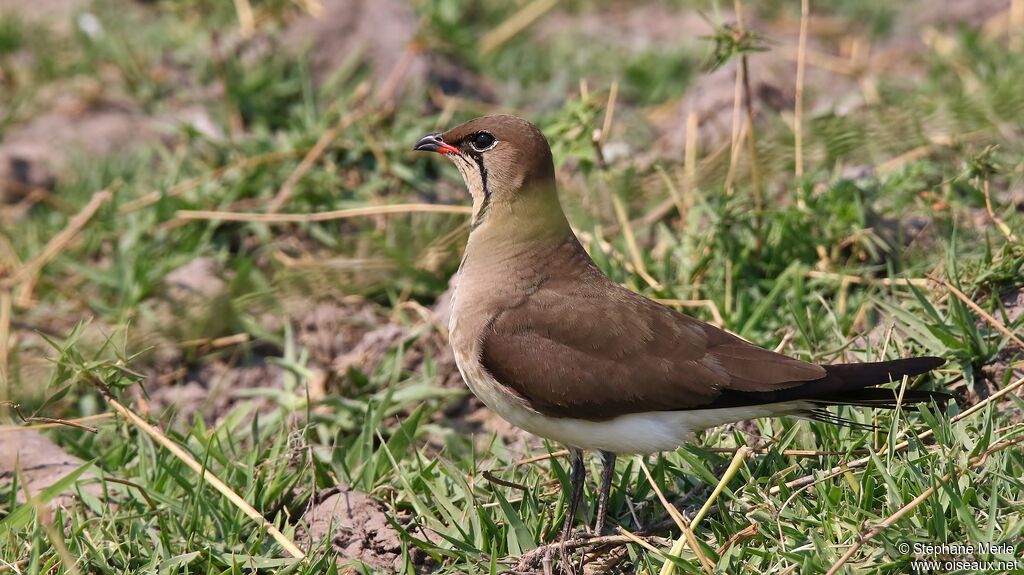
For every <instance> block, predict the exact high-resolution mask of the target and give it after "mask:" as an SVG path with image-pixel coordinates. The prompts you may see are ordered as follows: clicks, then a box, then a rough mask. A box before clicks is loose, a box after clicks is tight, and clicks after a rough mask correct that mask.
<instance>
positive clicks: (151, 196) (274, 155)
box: [117, 149, 309, 214]
mask: <svg viewBox="0 0 1024 575" xmlns="http://www.w3.org/2000/svg"><path fill="white" fill-rule="evenodd" d="M308 152H309V150H308V149H301V150H288V151H284V152H269V153H266V154H259V155H256V156H249V157H247V158H242V159H240V160H238V161H235V162H232V163H230V164H227V165H224V166H221V167H219V168H216V169H215V170H213V171H211V172H210V173H209V174H203V175H201V176H197V177H194V178H189V179H187V180H185V181H184V182H181V183H179V184H175V185H174V186H172V187H171V188H170V189H169V190H167V192H166V193H165V192H161V191H159V190H154V191H152V192H149V193H148V194H146V195H144V196H142V197H140V198H137V199H134V200H132V201H130V202H126V203H124V204H122V205H121V207H120V208H118V210H117V212H118V213H120V214H127V213H130V212H134V211H138V210H141V209H142V208H147V207H149V206H151V205H153V204H155V203H157V202H159V201H160V200H162V199H163V198H176V197H178V196H180V195H182V194H185V193H188V192H190V191H192V190H195V189H197V188H199V187H200V186H202V185H203V184H205V183H212V182H215V181H217V180H220V179H221V178H223V177H224V176H225V175H227V174H228V173H229V172H231V171H232V170H235V169H243V168H253V167H256V166H263V165H266V164H273V163H277V162H282V161H285V160H290V159H292V158H295V157H296V156H301V155H304V154H306V153H308Z"/></svg>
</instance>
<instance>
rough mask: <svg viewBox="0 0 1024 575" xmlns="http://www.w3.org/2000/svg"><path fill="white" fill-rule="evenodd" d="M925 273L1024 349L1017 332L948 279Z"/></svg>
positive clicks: (1023, 341)
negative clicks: (982, 307)
mask: <svg viewBox="0 0 1024 575" xmlns="http://www.w3.org/2000/svg"><path fill="white" fill-rule="evenodd" d="M925 275H927V276H928V278H929V279H931V280H932V281H935V282H938V283H940V284H942V285H944V286H946V289H948V290H949V293H951V294H953V295H955V296H956V297H957V299H959V300H960V301H962V302H964V303H965V304H967V307H969V308H971V309H972V310H974V311H975V313H977V314H978V315H980V316H981V317H982V318H983V319H984V320H985V321H987V322H988V323H989V325H991V326H992V327H994V328H996V331H998V332H999V333H1001V334H1003V335H1005V336H1006V337H1008V338H1010V341H1012V342H1013V343H1015V344H1017V347H1019V348H1020V349H1021V350H1022V351H1024V340H1021V338H1019V337H1017V334H1015V333H1013V332H1012V331H1010V329H1009V328H1007V327H1006V326H1005V325H1003V323H1002V322H1001V321H999V320H998V319H996V318H994V317H992V314H990V313H988V312H987V311H985V310H983V309H981V306H979V305H978V304H976V303H974V301H973V300H971V298H969V297H967V295H966V294H964V292H962V291H960V290H959V289H957V287H956V286H955V285H953V284H952V283H950V282H949V280H947V279H943V278H938V277H935V276H933V275H931V274H925Z"/></svg>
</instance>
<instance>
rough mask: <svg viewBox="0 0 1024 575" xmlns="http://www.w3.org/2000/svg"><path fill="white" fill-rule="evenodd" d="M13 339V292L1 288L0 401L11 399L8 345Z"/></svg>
mask: <svg viewBox="0 0 1024 575" xmlns="http://www.w3.org/2000/svg"><path fill="white" fill-rule="evenodd" d="M10 339H11V290H9V289H3V288H0V401H3V400H6V399H7V398H8V397H10V389H9V380H8V377H9V376H8V371H7V370H8V369H9V367H10V364H9V360H8V355H7V354H8V352H9V351H8V345H9V343H8V342H9V341H10Z"/></svg>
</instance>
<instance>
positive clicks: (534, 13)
mask: <svg viewBox="0 0 1024 575" xmlns="http://www.w3.org/2000/svg"><path fill="white" fill-rule="evenodd" d="M555 4H558V0H533V2H530V3H529V4H527V5H526V6H523V7H522V8H521V9H520V10H519V11H518V12H516V13H515V14H513V15H512V16H510V17H509V18H508V20H505V21H504V22H502V23H501V24H499V25H498V27H497V28H495V29H494V30H491V31H490V32H488V33H486V34H484V36H483V38H481V39H480V52H481V53H482V54H484V55H486V54H489V53H491V52H493V51H494V50H496V49H497V48H498V47H500V46H501V45H502V44H504V43H505V42H508V41H509V40H510V39H512V37H513V36H515V35H516V34H518V33H520V32H522V31H523V30H525V29H526V27H527V26H529V25H530V24H533V23H534V21H536V20H537V19H538V18H540V17H541V16H543V15H544V14H545V13H547V11H548V10H551V9H552V8H554V7H555Z"/></svg>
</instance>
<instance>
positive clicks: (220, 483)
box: [107, 395, 306, 559]
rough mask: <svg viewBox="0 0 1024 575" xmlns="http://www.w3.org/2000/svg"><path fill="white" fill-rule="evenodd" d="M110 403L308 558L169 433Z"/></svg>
mask: <svg viewBox="0 0 1024 575" xmlns="http://www.w3.org/2000/svg"><path fill="white" fill-rule="evenodd" d="M107 403H109V404H110V406H111V407H113V408H114V410H115V411H117V412H118V413H119V414H121V416H122V417H124V418H125V419H127V420H128V421H129V422H131V423H132V425H134V426H136V427H138V428H139V429H141V430H142V431H143V432H145V433H146V435H148V436H150V437H151V438H152V439H153V440H154V441H156V442H157V443H159V444H160V445H161V446H163V447H164V448H165V449H167V450H168V451H170V452H171V453H172V454H173V455H174V456H175V457H177V458H178V459H180V460H181V461H182V463H184V464H185V465H187V466H188V467H189V468H190V469H192V471H195V472H196V473H198V474H199V476H200V477H201V478H202V479H203V480H204V481H206V482H207V483H209V484H210V485H211V486H212V487H213V488H214V489H216V490H217V491H219V492H220V493H221V495H223V496H224V497H226V498H227V499H228V501H230V502H231V503H232V504H234V506H235V507H237V508H238V509H240V510H241V511H242V512H243V513H245V514H246V515H247V516H249V518H250V519H252V520H253V521H255V522H256V523H257V524H258V525H259V526H260V527H263V528H265V529H266V530H267V533H269V534H270V536H271V537H273V538H274V540H275V541H277V543H278V544H279V545H280V546H281V547H283V548H284V549H285V551H287V552H288V553H289V554H290V555H291V556H292V557H294V558H296V559H305V557H306V554H305V553H303V552H302V550H301V549H299V547H298V546H297V545H295V543H294V542H292V540H291V539H289V538H288V537H287V536H285V534H284V533H281V531H280V530H278V528H277V527H276V526H275V525H274V524H273V523H271V522H269V521H267V519H266V518H265V517H263V515H261V514H260V512H259V511H257V510H256V509H255V508H254V507H253V506H252V505H249V503H248V502H247V501H246V500H245V499H242V497H241V496H240V495H238V493H236V492H235V491H234V490H233V489H231V488H230V487H228V486H227V484H226V483H224V482H223V481H221V480H220V478H218V477H217V476H216V475H214V474H213V472H212V471H210V470H209V469H206V467H205V466H204V465H202V464H201V463H199V462H198V461H196V460H195V458H194V457H192V456H191V455H189V453H188V452H186V451H185V450H184V449H182V448H181V447H179V446H178V444H176V443H174V442H173V441H171V440H170V439H169V438H168V437H167V436H166V435H164V434H163V433H161V432H160V430H158V429H157V428H155V427H153V426H152V425H150V424H148V423H146V421H145V420H144V419H142V418H141V417H139V416H138V415H136V413H135V412H134V411H132V410H130V409H128V408H127V407H125V406H124V405H122V404H121V403H120V402H118V401H117V400H116V399H114V398H113V397H110V396H109V395H108V396H107Z"/></svg>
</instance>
